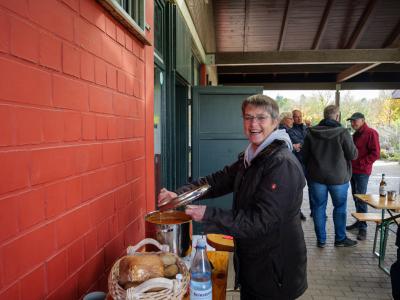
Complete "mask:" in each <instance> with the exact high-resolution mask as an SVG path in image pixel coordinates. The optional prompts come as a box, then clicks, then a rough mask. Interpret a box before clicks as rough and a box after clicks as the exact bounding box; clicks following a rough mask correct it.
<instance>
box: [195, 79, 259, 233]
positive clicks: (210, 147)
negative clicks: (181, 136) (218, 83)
mask: <svg viewBox="0 0 400 300" xmlns="http://www.w3.org/2000/svg"><path fill="white" fill-rule="evenodd" d="M262 92H263V89H262V87H231V86H229V87H210V86H208V87H194V88H193V110H192V111H193V120H192V121H193V122H192V167H193V169H192V177H193V178H198V177H200V176H205V175H208V174H210V173H212V172H215V171H217V170H220V169H221V168H223V167H224V166H226V165H228V164H231V163H232V162H234V161H235V160H236V159H237V156H238V154H239V153H240V152H242V151H243V150H244V149H245V148H246V146H247V145H248V141H247V139H246V137H245V135H244V134H243V125H242V112H241V104H242V102H243V100H244V99H245V98H247V97H248V96H250V95H254V94H262ZM196 204H204V205H210V206H215V207H220V208H230V207H231V206H232V194H229V195H225V196H223V197H219V198H215V199H211V200H203V201H199V202H196ZM194 231H195V233H196V234H201V233H202V228H201V225H200V224H198V223H195V226H194Z"/></svg>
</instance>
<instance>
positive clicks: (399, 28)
mask: <svg viewBox="0 0 400 300" xmlns="http://www.w3.org/2000/svg"><path fill="white" fill-rule="evenodd" d="M399 36H400V20H399V22H397V25H396V27H395V28H394V29H393V31H392V32H391V34H390V35H389V36H388V38H387V39H386V40H385V42H384V43H383V45H382V47H383V48H387V47H390V46H393V43H395V42H396V40H397V38H398V37H399ZM378 65H379V63H375V64H363V65H354V66H351V67H349V68H348V69H346V70H343V71H342V72H340V73H339V74H338V75H337V76H336V81H337V82H338V83H340V82H344V81H346V80H348V79H350V78H353V77H355V76H357V75H358V74H361V73H363V72H365V71H368V70H369V69H372V68H375V67H376V66H378Z"/></svg>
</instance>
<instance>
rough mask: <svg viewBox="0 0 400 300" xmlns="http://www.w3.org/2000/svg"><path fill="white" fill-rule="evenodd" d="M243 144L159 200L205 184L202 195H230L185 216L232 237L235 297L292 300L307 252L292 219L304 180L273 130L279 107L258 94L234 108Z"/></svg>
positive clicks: (299, 289)
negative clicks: (228, 203) (225, 201)
mask: <svg viewBox="0 0 400 300" xmlns="http://www.w3.org/2000/svg"><path fill="white" fill-rule="evenodd" d="M242 114H243V129H244V133H245V135H246V137H247V138H248V140H249V145H248V147H247V148H246V149H245V151H244V152H243V153H241V154H240V155H239V157H238V160H237V161H236V162H234V163H233V164H231V165H230V166H226V167H225V168H224V169H222V170H220V171H217V172H215V173H213V174H210V175H208V176H206V177H204V178H200V179H198V180H197V181H195V182H193V183H192V184H188V185H186V186H184V187H181V188H180V189H178V190H177V191H176V193H174V192H170V191H168V190H166V189H163V190H162V191H161V192H160V194H159V196H158V200H159V202H161V201H163V200H165V199H168V198H170V197H176V196H177V194H180V193H183V192H185V191H187V190H188V189H193V188H194V187H196V186H199V185H202V184H204V183H208V184H209V185H210V186H211V188H210V189H209V190H208V192H207V193H206V194H205V195H204V196H203V198H204V199H205V198H214V197H219V196H222V195H225V194H228V193H231V192H233V193H234V196H233V205H232V208H231V209H221V208H215V207H210V206H204V205H190V206H188V207H187V208H186V213H187V214H188V215H190V216H191V217H192V218H193V220H194V221H197V222H202V223H204V225H205V226H204V227H205V231H206V232H207V233H222V234H227V235H231V236H233V238H234V244H235V253H234V254H235V255H234V265H235V272H236V281H235V283H236V286H238V285H239V286H240V295H241V299H251V300H257V299H295V298H297V297H299V296H300V295H302V294H303V293H304V291H305V290H306V288H307V277H306V275H307V273H306V264H307V255H306V246H305V242H304V235H303V230H302V227H301V221H300V215H299V213H300V206H301V203H302V200H303V188H304V186H305V179H304V176H303V172H302V169H301V165H300V164H299V162H298V160H297V159H296V157H294V156H293V154H292V153H291V151H292V143H291V141H290V138H289V136H288V134H287V133H286V131H285V130H280V129H277V126H278V123H279V121H278V117H279V108H278V105H277V103H276V102H275V101H274V100H273V99H271V98H269V97H267V96H265V95H254V96H251V97H249V98H247V99H246V100H244V102H243V103H242Z"/></svg>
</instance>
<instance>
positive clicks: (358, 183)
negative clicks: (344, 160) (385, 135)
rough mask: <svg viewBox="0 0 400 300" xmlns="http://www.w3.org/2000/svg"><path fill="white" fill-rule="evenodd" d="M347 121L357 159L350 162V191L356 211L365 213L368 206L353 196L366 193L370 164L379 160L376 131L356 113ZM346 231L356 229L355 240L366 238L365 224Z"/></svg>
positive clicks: (353, 225) (348, 227) (348, 228)
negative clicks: (349, 123)
mask: <svg viewBox="0 0 400 300" xmlns="http://www.w3.org/2000/svg"><path fill="white" fill-rule="evenodd" d="M347 121H351V127H352V128H353V129H354V130H355V131H356V132H355V133H354V134H353V141H354V144H355V145H356V147H357V150H358V157H357V159H355V160H352V161H351V164H352V169H353V171H352V175H351V180H350V182H351V191H352V194H353V199H354V202H355V206H356V211H357V212H359V213H366V212H367V211H368V206H367V204H366V203H364V202H362V201H360V200H358V199H357V198H355V197H354V194H365V193H366V192H367V186H368V179H369V176H370V175H371V171H372V164H373V163H374V162H375V161H376V160H377V159H379V153H380V146H379V135H378V132H376V130H374V129H372V128H370V127H368V125H367V123H366V122H365V117H364V115H363V114H362V113H360V112H356V113H354V114H353V115H352V116H351V117H350V118H348V119H347ZM346 229H347V230H353V229H358V235H357V239H358V240H359V241H363V240H365V239H366V237H367V223H366V222H359V221H357V222H355V223H354V224H352V225H350V226H347V227H346Z"/></svg>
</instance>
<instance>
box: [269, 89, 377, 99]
mask: <svg viewBox="0 0 400 300" xmlns="http://www.w3.org/2000/svg"><path fill="white" fill-rule="evenodd" d="M380 91H381V90H342V91H340V92H341V93H348V92H350V93H351V95H353V96H354V98H355V99H362V98H366V99H372V98H376V97H378V95H379V92H380ZM315 92H317V91H315V90H290V91H286V90H279V91H276V90H275V91H274V90H264V95H267V96H269V97H271V98H273V99H276V96H278V95H279V96H283V97H285V98H289V99H293V100H296V101H298V100H300V96H301V95H305V96H306V97H307V96H311V95H312V94H313V93H315ZM331 92H332V93H333V94H334V93H335V91H331Z"/></svg>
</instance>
